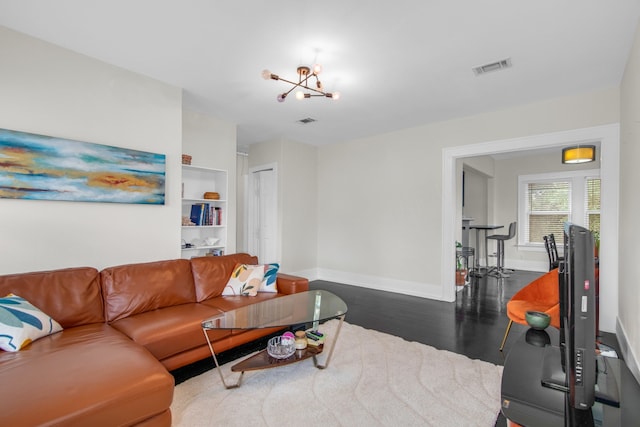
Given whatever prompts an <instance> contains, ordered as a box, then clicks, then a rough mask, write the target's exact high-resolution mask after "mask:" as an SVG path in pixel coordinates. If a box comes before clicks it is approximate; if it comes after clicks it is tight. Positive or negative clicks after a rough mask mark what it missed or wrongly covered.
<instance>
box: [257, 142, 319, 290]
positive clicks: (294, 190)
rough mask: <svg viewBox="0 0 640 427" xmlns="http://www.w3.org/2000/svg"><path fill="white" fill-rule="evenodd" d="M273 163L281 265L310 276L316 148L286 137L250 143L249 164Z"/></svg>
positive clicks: (312, 272) (314, 254)
mask: <svg viewBox="0 0 640 427" xmlns="http://www.w3.org/2000/svg"><path fill="white" fill-rule="evenodd" d="M273 163H275V164H276V165H277V172H278V235H279V238H278V242H279V247H278V254H279V260H280V269H281V271H283V272H286V273H296V274H301V275H303V276H305V277H309V278H313V277H314V276H315V266H316V265H317V230H318V226H317V224H318V221H317V201H318V194H317V189H318V184H317V180H318V174H317V172H316V170H317V148H316V147H314V146H310V145H307V144H301V143H298V142H294V141H287V140H276V141H268V142H264V143H260V144H252V145H251V146H250V147H249V168H254V167H257V166H262V165H268V164H273Z"/></svg>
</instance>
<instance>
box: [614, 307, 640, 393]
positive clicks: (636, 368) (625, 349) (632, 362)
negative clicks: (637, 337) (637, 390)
mask: <svg viewBox="0 0 640 427" xmlns="http://www.w3.org/2000/svg"><path fill="white" fill-rule="evenodd" d="M616 338H618V344H620V353H622V357H623V358H624V361H625V363H626V364H627V367H628V368H629V370H630V371H631V373H632V374H633V376H634V377H635V379H636V381H638V382H639V383H640V364H639V363H638V357H637V355H636V354H635V353H634V351H633V348H631V346H630V345H629V337H628V336H627V333H626V331H625V330H624V327H623V326H622V324H621V323H620V319H618V318H616Z"/></svg>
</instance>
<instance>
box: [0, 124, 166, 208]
mask: <svg viewBox="0 0 640 427" xmlns="http://www.w3.org/2000/svg"><path fill="white" fill-rule="evenodd" d="M0 158H1V159H3V166H2V168H0V182H2V183H3V189H2V191H1V192H0V197H3V198H7V199H30V200H54V201H71V202H106V203H136V204H151V205H164V198H165V194H164V191H165V186H164V184H165V155H164V154H156V153H149V152H146V151H138V150H131V149H127V148H120V147H113V146H110V145H102V144H94V143H91V142H83V141H75V140H72V139H64V138H56V137H52V136H46V135H37V134H33V133H27V132H19V131H13V130H8V129H0Z"/></svg>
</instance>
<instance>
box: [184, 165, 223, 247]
mask: <svg viewBox="0 0 640 427" xmlns="http://www.w3.org/2000/svg"><path fill="white" fill-rule="evenodd" d="M205 194H206V196H205ZM227 195H228V173H227V171H226V170H221V169H211V168H205V167H201V166H192V165H182V233H181V235H182V257H183V258H193V257H195V256H204V255H224V253H225V249H226V245H227V216H226V215H227ZM215 197H217V198H215Z"/></svg>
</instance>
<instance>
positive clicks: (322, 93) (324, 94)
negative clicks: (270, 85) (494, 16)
mask: <svg viewBox="0 0 640 427" xmlns="http://www.w3.org/2000/svg"><path fill="white" fill-rule="evenodd" d="M307 79H308V77H307ZM307 79H304V80H303V81H302V82H305V81H306V80H307ZM280 80H281V81H283V82H286V83H289V84H290V85H293V87H292V88H291V89H289V90H288V91H287V92H285V94H287V95H289V94H290V93H291V91H293V90H294V89H295V88H296V87H299V88H302V89H307V90H311V91H314V92H316V93H319V94H320V95H316V96H326V95H327V93H326V92H324V91H321V90H318V89H315V88H312V87H310V86H307V85H303V84H302V82H300V83H296V82H292V81H291V80H287V79H283V78H282V77H280Z"/></svg>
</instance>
